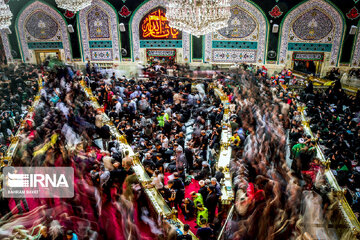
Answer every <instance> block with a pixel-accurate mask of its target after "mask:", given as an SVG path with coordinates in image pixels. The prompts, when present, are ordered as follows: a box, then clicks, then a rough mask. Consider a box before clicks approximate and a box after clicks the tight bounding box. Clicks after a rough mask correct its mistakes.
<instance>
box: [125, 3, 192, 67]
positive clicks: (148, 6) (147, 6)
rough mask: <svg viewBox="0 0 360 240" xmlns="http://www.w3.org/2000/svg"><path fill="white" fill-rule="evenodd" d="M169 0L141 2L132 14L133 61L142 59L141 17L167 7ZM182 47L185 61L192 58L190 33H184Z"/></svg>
mask: <svg viewBox="0 0 360 240" xmlns="http://www.w3.org/2000/svg"><path fill="white" fill-rule="evenodd" d="M166 4H167V0H148V1H145V2H144V3H143V4H141V5H140V6H139V7H138V8H137V9H136V10H135V11H134V14H133V15H132V16H131V19H130V24H131V43H132V59H133V61H138V60H140V35H139V32H140V27H139V26H140V22H141V19H142V18H143V17H144V16H145V15H146V14H148V13H149V12H150V11H151V10H153V9H155V8H158V7H163V8H165V7H166ZM182 48H183V56H182V58H183V59H184V61H188V60H190V34H188V33H186V32H183V33H182Z"/></svg>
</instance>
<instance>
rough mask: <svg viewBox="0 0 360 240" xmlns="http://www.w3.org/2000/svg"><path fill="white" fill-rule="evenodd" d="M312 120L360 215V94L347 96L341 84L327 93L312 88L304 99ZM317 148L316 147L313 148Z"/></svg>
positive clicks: (313, 130)
mask: <svg viewBox="0 0 360 240" xmlns="http://www.w3.org/2000/svg"><path fill="white" fill-rule="evenodd" d="M301 101H302V102H303V103H304V104H306V113H307V116H308V117H309V118H310V128H311V130H312V132H313V133H314V135H315V136H316V138H317V139H318V143H319V145H320V146H321V148H322V151H323V153H324V154H325V157H326V159H328V160H329V161H330V168H331V169H332V170H333V173H334V175H335V176H336V179H337V181H338V183H339V185H340V186H342V187H344V189H345V196H346V199H347V201H348V203H349V204H350V205H351V206H352V208H353V210H354V212H356V213H357V215H358V216H359V211H360V205H359V204H360V202H359V200H358V199H359V196H360V193H359V192H360V191H359V190H360V186H359V180H360V172H359V170H360V168H359V162H358V161H359V157H360V148H359V146H360V127H359V126H360V125H359V123H360V118H359V112H360V105H359V102H360V92H359V91H358V92H357V94H356V95H355V96H348V95H347V94H346V93H345V92H344V90H343V89H342V88H341V83H340V81H336V82H335V84H334V86H331V87H329V88H328V89H327V90H326V91H324V92H321V91H316V90H314V89H313V88H312V87H311V85H310V86H308V87H307V88H306V89H305V90H304V92H303V93H302V95H301ZM313 146H314V144H313Z"/></svg>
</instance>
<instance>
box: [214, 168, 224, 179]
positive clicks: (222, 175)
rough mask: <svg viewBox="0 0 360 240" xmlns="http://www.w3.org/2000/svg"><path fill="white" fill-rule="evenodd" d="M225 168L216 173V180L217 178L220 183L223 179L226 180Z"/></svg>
mask: <svg viewBox="0 0 360 240" xmlns="http://www.w3.org/2000/svg"><path fill="white" fill-rule="evenodd" d="M223 172H224V168H223V167H219V170H218V171H216V173H215V178H216V181H217V182H220V180H221V179H222V178H225V175H224V173H223Z"/></svg>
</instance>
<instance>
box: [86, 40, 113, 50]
mask: <svg viewBox="0 0 360 240" xmlns="http://www.w3.org/2000/svg"><path fill="white" fill-rule="evenodd" d="M89 47H90V48H112V41H106V40H101V41H89Z"/></svg>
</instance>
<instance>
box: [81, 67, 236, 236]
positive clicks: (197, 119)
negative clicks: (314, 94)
mask: <svg viewBox="0 0 360 240" xmlns="http://www.w3.org/2000/svg"><path fill="white" fill-rule="evenodd" d="M166 72H167V71H166V68H164V67H162V66H159V65H155V66H153V67H149V68H147V69H144V73H143V75H147V76H151V77H150V78H149V79H148V80H145V81H143V80H139V81H137V82H135V80H134V79H130V80H127V79H126V78H124V77H116V76H115V75H112V76H110V77H108V78H106V77H105V76H102V75H101V74H99V73H96V72H92V73H90V75H89V76H87V77H86V78H85V79H86V81H87V84H88V85H89V86H90V87H91V89H92V90H93V92H94V93H95V95H96V96H97V100H98V102H99V103H100V104H101V105H103V106H104V109H105V112H106V113H107V114H108V116H109V117H110V118H111V119H112V120H113V121H114V123H115V126H116V127H117V128H118V130H119V131H120V132H121V133H124V134H125V136H126V139H127V142H128V144H130V145H131V146H132V147H133V148H134V150H135V152H138V153H139V158H140V160H141V163H142V165H143V166H144V168H145V170H146V172H147V174H148V175H149V176H150V177H152V179H153V180H152V182H151V183H150V184H149V187H150V186H154V187H155V188H156V189H157V190H158V191H159V192H160V193H161V194H162V196H163V198H164V199H165V201H166V202H167V203H168V205H169V206H170V207H171V208H175V209H176V210H177V211H178V212H179V214H182V215H183V216H184V220H185V222H187V223H190V225H191V227H192V229H191V230H192V231H197V230H196V228H199V230H198V231H199V235H200V236H201V237H200V238H201V239H206V238H209V237H210V236H213V231H215V232H216V231H218V230H219V228H220V225H219V223H220V222H221V221H219V219H218V218H217V216H218V214H217V213H218V212H220V210H221V208H219V206H220V196H221V194H222V193H221V185H220V181H221V179H222V178H224V174H223V173H222V171H223V169H216V168H215V163H216V161H215V155H217V154H218V153H219V148H220V138H221V121H222V119H223V114H224V106H223V104H222V103H221V101H220V99H219V97H217V96H215V94H214V91H213V89H212V88H210V87H209V86H208V85H209V82H211V79H208V80H207V81H202V82H201V83H195V84H194V83H192V82H191V80H190V79H189V78H185V77H169V76H168V75H164V73H166ZM184 72H186V70H180V69H176V68H175V71H174V75H179V73H181V74H183V73H184ZM234 122H235V120H234ZM234 126H235V124H234ZM97 127H98V128H99V129H101V128H102V126H97ZM237 130H238V129H237V128H234V131H237ZM104 149H105V150H108V151H109V152H110V153H111V155H112V156H113V155H116V152H114V151H113V150H114V149H112V147H111V146H110V145H108V146H106V144H105V145H104ZM110 178H111V175H110ZM195 220H196V221H195ZM194 221H195V222H196V225H194V224H193V223H194ZM208 224H211V228H208V226H210V225H208ZM203 228H206V229H211V231H203V230H200V229H203ZM202 235H203V236H202Z"/></svg>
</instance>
